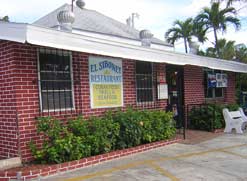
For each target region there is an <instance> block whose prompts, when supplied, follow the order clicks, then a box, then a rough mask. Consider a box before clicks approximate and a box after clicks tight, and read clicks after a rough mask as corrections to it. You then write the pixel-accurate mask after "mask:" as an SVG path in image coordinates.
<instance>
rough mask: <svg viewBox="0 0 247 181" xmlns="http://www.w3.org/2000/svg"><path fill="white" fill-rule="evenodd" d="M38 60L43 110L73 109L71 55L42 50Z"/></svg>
mask: <svg viewBox="0 0 247 181" xmlns="http://www.w3.org/2000/svg"><path fill="white" fill-rule="evenodd" d="M38 60H39V62H38V64H39V65H38V72H39V89H40V104H41V105H40V107H41V110H42V111H61V110H67V109H73V107H74V104H73V90H72V87H73V85H72V84H73V82H72V67H71V65H72V63H71V54H70V53H69V52H63V51H49V50H41V51H39V59H38Z"/></svg>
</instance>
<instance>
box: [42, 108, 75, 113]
mask: <svg viewBox="0 0 247 181" xmlns="http://www.w3.org/2000/svg"><path fill="white" fill-rule="evenodd" d="M65 111H75V108H74V107H73V108H66V109H51V110H42V111H41V112H42V113H52V112H65Z"/></svg>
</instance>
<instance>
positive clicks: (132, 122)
mask: <svg viewBox="0 0 247 181" xmlns="http://www.w3.org/2000/svg"><path fill="white" fill-rule="evenodd" d="M113 119H114V121H115V122H117V123H118V124H119V125H120V132H119V136H118V137H117V142H116V148H119V149H122V148H129V147H133V146H136V145H139V144H141V138H142V131H141V121H143V116H142V115H141V114H140V112H139V111H133V110H132V109H128V110H127V111H126V112H122V111H118V112H117V113H116V114H115V115H114V116H113Z"/></svg>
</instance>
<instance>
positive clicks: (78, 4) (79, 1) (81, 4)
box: [76, 0, 85, 9]
mask: <svg viewBox="0 0 247 181" xmlns="http://www.w3.org/2000/svg"><path fill="white" fill-rule="evenodd" d="M76 5H77V6H78V7H79V8H81V9H83V8H84V6H85V2H84V1H83V0H77V1H76Z"/></svg>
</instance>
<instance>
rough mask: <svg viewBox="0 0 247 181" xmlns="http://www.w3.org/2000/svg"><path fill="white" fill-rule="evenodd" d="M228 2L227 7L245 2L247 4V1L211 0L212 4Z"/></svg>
mask: <svg viewBox="0 0 247 181" xmlns="http://www.w3.org/2000/svg"><path fill="white" fill-rule="evenodd" d="M223 1H226V7H229V6H231V5H232V4H233V3H234V2H244V3H247V0H211V3H214V2H223Z"/></svg>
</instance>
